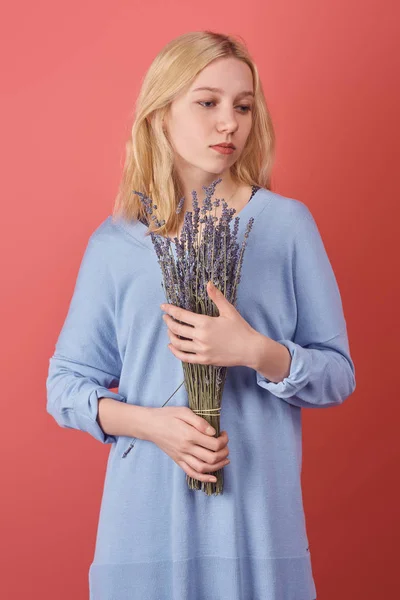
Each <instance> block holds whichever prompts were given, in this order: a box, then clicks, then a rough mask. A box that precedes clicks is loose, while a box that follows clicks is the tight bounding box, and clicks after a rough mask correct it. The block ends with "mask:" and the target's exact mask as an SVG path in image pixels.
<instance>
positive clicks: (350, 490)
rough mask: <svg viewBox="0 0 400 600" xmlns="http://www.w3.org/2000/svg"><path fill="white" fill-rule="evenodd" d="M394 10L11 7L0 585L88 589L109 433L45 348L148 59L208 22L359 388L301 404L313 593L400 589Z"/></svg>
mask: <svg viewBox="0 0 400 600" xmlns="http://www.w3.org/2000/svg"><path fill="white" fill-rule="evenodd" d="M398 22H399V8H398V5H397V6H395V3H394V2H382V1H377V0H374V1H367V2H362V1H361V0H335V1H334V2H333V1H330V2H326V1H325V2H321V0H307V1H300V2H299V1H298V0H286V1H282V0H274V1H265V0H262V1H261V0H248V1H247V2H245V3H243V2H232V1H226V0H220V1H219V2H210V1H208V0H205V1H204V2H202V3H196V4H194V3H192V2H183V1H178V0H175V1H172V2H168V3H166V2H158V1H155V0H153V1H150V2H137V1H135V2H132V1H131V2H128V1H119V2H118V1H116V0H114V1H113V2H111V0H109V1H107V2H99V1H98V0H97V1H94V0H90V1H88V0H79V2H78V1H77V0H72V1H70V2H68V3H67V2H50V1H49V0H46V1H44V0H42V1H38V2H28V1H27V0H25V1H23V2H21V1H18V0H17V1H16V2H14V3H12V4H11V3H8V5H7V7H4V8H3V15H2V19H1V25H0V27H1V36H0V40H1V45H2V52H0V61H1V63H2V64H1V68H0V72H1V74H2V75H1V79H0V88H1V91H0V94H1V111H0V119H1V123H0V124H1V132H2V135H1V137H2V148H1V171H2V176H1V183H2V198H1V225H2V227H1V236H0V240H1V248H0V256H1V261H2V264H1V275H2V278H3V281H2V286H1V287H2V293H1V296H0V298H1V316H2V325H1V331H2V344H1V367H2V368H1V376H2V377H1V379H2V398H1V400H2V401H1V405H0V406H1V421H2V423H1V435H0V443H1V448H0V452H1V457H2V458H1V474H0V475H1V494H0V515H1V516H0V519H1V522H0V527H1V535H0V537H1V556H0V565H1V568H0V570H1V595H2V597H3V598H7V600H23V599H24V600H25V599H26V598H29V599H32V600H36V599H38V600H39V599H40V600H46V599H49V600H50V599H51V600H54V599H55V598H57V600H67V599H68V600H69V599H70V598H74V600H84V599H86V598H87V597H88V568H89V565H90V563H91V561H92V558H93V552H94V544H95V536H96V527H97V520H98V513H99V507H100V500H101V494H102V485H103V479H104V474H105V467H106V460H107V455H108V452H109V450H110V446H106V445H102V444H100V443H99V442H97V441H96V440H94V439H93V438H91V437H90V436H89V435H88V434H84V433H82V432H80V431H74V430H67V429H62V428H60V427H59V426H58V425H57V424H56V422H55V421H54V420H53V419H52V417H50V415H48V414H47V413H46V408H45V406H46V390H45V380H46V377H47V369H48V361H49V358H50V356H51V355H52V354H53V351H54V344H55V342H56V339H57V336H58V334H59V331H60V328H61V326H62V324H63V321H64V319H65V316H66V312H67V310H68V305H69V302H70V299H71V295H72V291H73V286H74V284H75V279H76V276H77V272H78V268H79V264H80V261H81V258H82V255H83V252H84V249H85V246H86V243H87V240H88V238H89V235H90V234H91V233H92V232H93V230H94V229H95V228H96V227H97V226H98V225H99V224H100V222H101V221H103V220H104V219H105V218H106V217H107V216H108V215H109V214H111V212H112V208H113V203H114V198H115V194H116V191H117V186H118V182H119V179H120V176H121V172H122V165H123V160H124V151H125V141H126V139H127V138H128V136H129V134H130V128H131V124H132V119H133V114H134V103H135V99H136V96H137V93H138V91H139V88H140V83H141V79H142V77H143V76H144V74H145V72H146V70H147V69H148V67H149V66H150V63H151V61H152V60H153V58H154V57H155V55H156V54H157V52H158V51H159V50H160V49H161V48H162V47H163V46H164V45H165V44H166V43H167V42H168V41H169V40H170V39H172V38H174V37H176V36H178V35H180V34H181V33H184V32H186V31H193V30H202V29H212V30H214V31H220V32H223V33H231V34H238V35H240V36H242V37H243V38H244V40H245V41H246V43H247V45H248V47H249V50H250V52H251V54H252V55H253V57H254V59H255V61H256V63H257V65H258V68H259V71H260V76H261V79H262V82H263V86H264V91H265V95H266V99H267V103H268V105H269V108H270V110H271V113H272V117H273V121H274V125H275V128H276V133H277V160H276V163H275V167H274V174H273V190H274V191H276V192H278V193H280V194H282V195H285V196H289V197H292V198H297V199H299V200H301V201H303V202H305V203H306V204H307V205H308V207H309V208H310V210H311V212H312V214H313V215H314V217H315V220H316V222H317V224H318V226H319V229H320V232H321V235H322V237H323V240H324V243H325V246H326V249H327V251H328V254H329V257H330V259H331V263H332V265H333V268H334V271H335V274H336V277H337V280H338V283H339V287H340V291H341V295H342V301H343V306H344V312H345V318H346V321H347V327H348V334H349V340H350V349H351V354H352V358H353V360H354V362H355V366H356V379H357V388H356V391H355V392H354V394H353V395H352V396H351V397H350V398H348V400H346V401H345V403H344V404H343V405H342V406H340V407H335V408H330V409H328V410H326V409H325V410H321V409H320V410H317V409H307V410H303V472H302V482H303V497H304V506H305V511H306V520H307V531H308V536H309V541H310V549H311V552H312V564H313V573H314V578H315V582H316V587H317V593H318V600H338V599H339V598H340V600H358V599H362V600H369V599H371V600H372V599H373V600H377V599H378V598H379V599H380V598H394V597H395V596H396V595H397V594H396V591H397V592H398V590H399V579H398V564H397V563H398V559H399V552H398V543H397V540H398V539H399V529H400V527H399V508H398V507H399V500H400V498H399V480H398V473H399V441H398V440H399V433H398V432H399V417H400V410H399V401H400V398H399V384H398V374H399V372H398V371H399V370H398V358H399V350H398V346H399V345H398V338H399V333H400V327H399V316H398V314H399V300H400V299H399V284H398V278H399V250H398V241H399V237H400V227H399V216H400V215H399V208H398V203H399V193H398V189H399V185H398V163H399V152H398V147H399V145H398V138H399V133H400V131H399V106H400V102H399V100H400V98H399V72H400V69H399V66H400V65H399V62H400V61H399V55H400V52H399V45H398V44H397V42H396V33H397V38H398V33H399V31H398ZM396 25H397V31H396ZM143 600H145V599H143ZM182 600H187V599H182ZM210 600H212V599H210ZM227 600H228V599H227ZM243 600H250V599H243ZM301 600H303V599H301ZM307 600H308V599H307ZM309 600H312V599H311V598H310V599H309Z"/></svg>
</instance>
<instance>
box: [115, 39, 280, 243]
mask: <svg viewBox="0 0 400 600" xmlns="http://www.w3.org/2000/svg"><path fill="white" fill-rule="evenodd" d="M222 57H234V58H237V59H239V60H242V61H243V62H245V63H246V64H247V65H248V66H249V67H250V69H251V71H252V74H253V83H254V90H253V91H254V95H255V96H254V103H253V108H252V115H253V116H252V126H251V130H250V133H249V137H248V139H247V142H246V145H245V148H244V150H243V152H242V154H241V155H240V157H239V158H238V160H237V161H236V162H235V163H234V164H233V165H232V167H231V177H232V180H233V181H234V182H235V183H236V184H239V185H240V184H247V185H258V186H261V187H264V188H266V189H271V183H270V179H271V170H272V165H273V161H274V158H275V133H274V128H273V124H272V119H271V116H270V113H269V110H268V108H267V104H266V101H265V97H264V92H263V89H262V84H261V81H260V78H259V75H258V70H257V67H256V65H255V64H254V62H253V60H252V58H251V57H250V55H249V53H248V50H247V48H246V46H245V44H244V43H242V42H240V41H239V40H237V39H235V38H234V37H232V36H230V35H223V34H220V33H214V32H212V31H195V32H189V33H185V34H183V35H180V36H179V37H177V38H175V39H173V40H172V41H170V42H169V43H168V44H167V45H166V46H165V47H164V48H163V49H162V50H161V51H160V52H159V54H158V55H157V56H156V58H155V59H154V60H153V62H152V64H151V66H150V68H149V69H148V71H147V73H146V75H145V77H144V79H143V82H142V86H141V89H140V92H139V96H138V98H137V101H136V117H135V120H134V124H133V127H132V136H131V139H129V140H128V142H127V143H126V157H125V164H124V169H123V173H122V179H121V182H120V185H119V190H118V194H117V197H116V200H115V205H114V210H113V216H114V217H120V216H122V217H123V218H125V219H127V220H138V219H145V220H148V221H149V229H148V231H147V235H149V234H150V232H151V231H154V232H156V233H159V234H161V235H165V234H166V232H169V231H171V230H172V231H177V230H178V228H179V225H180V223H181V222H182V212H183V211H181V214H176V208H177V206H178V203H179V200H180V198H181V196H182V195H183V193H182V187H181V184H180V181H179V177H178V176H177V173H176V171H175V169H174V152H173V149H172V147H171V145H170V143H169V141H168V138H167V136H166V133H165V131H164V129H163V119H164V116H165V115H166V114H167V111H168V109H169V105H170V104H171V102H172V101H173V100H174V98H175V97H176V96H178V95H179V94H181V93H182V92H183V93H184V92H185V90H187V89H189V87H190V85H191V84H192V82H193V80H194V79H195V78H196V77H197V75H198V74H199V73H200V71H202V69H204V68H205V67H206V66H207V65H208V64H210V63H211V62H212V61H213V60H215V59H217V58H222ZM217 177H218V175H216V177H215V179H217ZM217 189H218V186H217V188H216V193H217ZM133 190H135V191H138V192H141V193H143V194H145V195H146V196H149V197H150V198H151V199H152V201H153V203H154V204H155V205H156V206H157V210H156V213H157V218H158V219H159V221H163V220H165V224H164V225H163V226H162V227H159V228H158V227H157V226H156V225H155V224H154V223H153V221H152V220H151V219H150V218H149V217H148V216H147V215H146V212H145V207H144V206H143V204H142V202H141V201H140V198H139V196H138V195H137V194H134V193H133Z"/></svg>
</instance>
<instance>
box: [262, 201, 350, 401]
mask: <svg viewBox="0 0 400 600" xmlns="http://www.w3.org/2000/svg"><path fill="white" fill-rule="evenodd" d="M295 209H296V210H295V219H294V223H293V229H294V234H293V242H292V244H291V247H290V255H289V257H288V259H289V260H291V261H292V276H293V290H294V294H295V302H296V306H297V325H296V331H295V334H294V337H293V339H278V340H276V341H277V342H279V343H280V344H282V345H284V346H285V347H286V348H287V349H288V351H289V353H290V356H291V364H290V372H289V374H288V376H287V377H285V378H284V379H283V380H282V381H279V382H277V383H275V382H272V381H270V380H269V379H267V378H266V377H264V376H263V375H262V374H261V373H259V372H258V371H256V380H257V383H258V385H260V386H261V387H262V388H265V389H266V390H268V391H269V392H271V393H272V394H274V395H275V396H277V397H278V398H281V399H282V400H285V401H286V402H288V403H289V404H292V405H294V406H298V407H301V408H326V407H329V406H335V405H338V404H341V403H342V402H343V401H344V400H345V399H346V398H348V397H349V396H350V395H351V394H352V392H353V391H354V390H355V387H356V380H355V366H354V362H353V360H352V358H351V356H350V348H349V340H348V336H347V327H346V320H345V317H344V314H343V306H342V300H341V296H340V292H339V288H338V284H337V281H336V277H335V274H334V271H333V268H332V265H331V263H330V260H329V258H328V255H327V252H326V249H325V246H324V243H323V241H322V238H321V235H320V233H319V230H318V227H317V224H316V222H315V220H314V218H313V216H312V214H311V212H310V210H309V209H308V207H307V206H306V205H305V204H304V203H302V202H296V204H295Z"/></svg>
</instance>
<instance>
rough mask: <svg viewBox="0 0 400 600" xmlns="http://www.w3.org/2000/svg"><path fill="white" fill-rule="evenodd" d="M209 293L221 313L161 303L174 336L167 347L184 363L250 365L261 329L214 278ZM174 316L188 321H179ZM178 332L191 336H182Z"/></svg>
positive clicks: (209, 284)
mask: <svg viewBox="0 0 400 600" xmlns="http://www.w3.org/2000/svg"><path fill="white" fill-rule="evenodd" d="M207 293H208V295H209V297H210V298H211V300H212V301H213V302H214V303H215V304H216V306H217V308H218V310H219V316H218V317H211V316H208V315H202V314H198V313H194V312H192V311H190V310H186V309H184V308H180V307H179V306H174V305H173V304H162V305H161V308H162V309H163V310H165V311H166V312H167V313H168V315H163V319H164V321H165V323H166V324H167V327H168V336H169V339H170V340H171V343H170V344H168V348H169V349H170V350H171V352H172V353H173V354H174V355H175V356H176V357H177V358H179V359H180V360H182V361H183V362H185V363H197V364H203V365H215V366H221V367H222V366H224V367H231V366H238V365H246V366H247V365H248V361H249V358H250V354H251V347H252V343H253V344H254V343H255V340H256V337H257V335H258V332H257V331H256V330H255V329H253V327H251V326H250V325H249V323H248V322H247V321H246V320H245V319H243V317H242V316H241V315H240V313H239V312H238V311H237V310H236V308H235V307H234V306H233V304H231V303H230V302H229V301H228V300H227V299H226V298H225V296H224V294H223V293H222V292H220V291H219V290H218V288H216V287H215V286H214V285H213V284H212V283H211V281H210V282H208V284H207ZM169 315H171V316H169ZM172 317H173V318H172ZM174 319H177V320H178V321H183V322H184V323H185V324H184V323H177V322H176V321H175V320H174ZM186 323H187V325H186ZM179 335H181V336H183V337H185V338H189V339H187V340H182V339H180V338H179V337H178V336H179ZM188 352H189V353H190V352H194V354H187V353H188Z"/></svg>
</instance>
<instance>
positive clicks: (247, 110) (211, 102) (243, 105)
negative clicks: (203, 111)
mask: <svg viewBox="0 0 400 600" xmlns="http://www.w3.org/2000/svg"><path fill="white" fill-rule="evenodd" d="M197 104H200V105H201V106H203V104H215V103H214V101H213V100H208V101H207V100H205V101H200V102H198V103H197ZM203 108H211V107H209V106H203ZM239 108H244V109H245V110H243V111H242V112H243V113H247V112H249V111H250V110H251V106H247V105H245V104H242V105H240V107H239Z"/></svg>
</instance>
